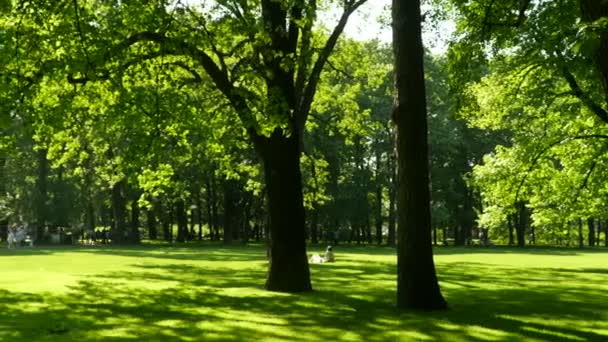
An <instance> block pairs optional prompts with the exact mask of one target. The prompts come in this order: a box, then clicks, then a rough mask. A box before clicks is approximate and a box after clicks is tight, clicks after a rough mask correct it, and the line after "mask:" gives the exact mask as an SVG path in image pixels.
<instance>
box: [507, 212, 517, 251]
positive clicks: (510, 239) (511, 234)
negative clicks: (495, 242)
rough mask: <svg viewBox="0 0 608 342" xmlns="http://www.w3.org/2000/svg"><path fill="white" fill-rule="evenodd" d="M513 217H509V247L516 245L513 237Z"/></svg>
mask: <svg viewBox="0 0 608 342" xmlns="http://www.w3.org/2000/svg"><path fill="white" fill-rule="evenodd" d="M513 221H514V218H513V215H507V225H508V226H509V246H513V244H514V243H515V237H514V236H513V230H514V229H513Z"/></svg>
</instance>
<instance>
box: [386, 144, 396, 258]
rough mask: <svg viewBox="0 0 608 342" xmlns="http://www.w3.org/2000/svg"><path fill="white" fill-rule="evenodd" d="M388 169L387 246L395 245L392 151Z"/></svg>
mask: <svg viewBox="0 0 608 342" xmlns="http://www.w3.org/2000/svg"><path fill="white" fill-rule="evenodd" d="M388 159H389V170H391V185H390V188H389V191H388V197H389V199H388V236H387V241H386V244H387V245H388V246H391V247H392V246H395V240H396V239H395V236H396V228H395V227H396V222H395V221H396V212H397V210H396V208H395V203H396V199H397V184H398V183H397V174H396V172H395V170H396V165H395V155H394V154H393V153H391V154H390V156H389V158H388Z"/></svg>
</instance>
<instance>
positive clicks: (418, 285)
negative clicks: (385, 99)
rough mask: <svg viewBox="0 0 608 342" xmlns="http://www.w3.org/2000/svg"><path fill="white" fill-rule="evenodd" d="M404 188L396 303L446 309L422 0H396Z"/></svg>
mask: <svg viewBox="0 0 608 342" xmlns="http://www.w3.org/2000/svg"><path fill="white" fill-rule="evenodd" d="M392 14H393V48H394V53H395V75H396V88H397V104H396V107H395V109H394V121H395V123H396V126H397V155H398V176H399V188H398V195H397V208H398V227H399V229H398V233H397V234H398V248H397V305H398V306H399V307H400V308H411V309H424V310H432V309H445V308H446V307H447V304H446V301H445V299H444V298H443V296H442V295H441V291H440V289H439V284H438V282H437V276H436V273H435V265H434V262H433V249H432V245H431V208H430V189H429V158H428V142H427V117H426V100H425V98H426V97H425V88H424V67H423V48H422V37H421V16H420V1H419V0H393V12H392Z"/></svg>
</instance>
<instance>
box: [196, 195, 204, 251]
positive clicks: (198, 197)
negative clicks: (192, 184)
mask: <svg viewBox="0 0 608 342" xmlns="http://www.w3.org/2000/svg"><path fill="white" fill-rule="evenodd" d="M196 211H197V218H198V241H203V201H202V200H201V193H200V191H199V192H198V193H197V194H196Z"/></svg>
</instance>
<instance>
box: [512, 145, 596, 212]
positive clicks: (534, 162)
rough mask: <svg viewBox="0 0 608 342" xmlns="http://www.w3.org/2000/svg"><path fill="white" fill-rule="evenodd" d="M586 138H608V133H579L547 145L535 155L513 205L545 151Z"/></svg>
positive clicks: (516, 193)
mask: <svg viewBox="0 0 608 342" xmlns="http://www.w3.org/2000/svg"><path fill="white" fill-rule="evenodd" d="M585 139H608V135H604V134H586V135H577V136H574V137H571V138H564V139H560V140H557V141H554V142H552V143H551V144H549V145H548V146H547V147H545V148H544V149H542V150H541V151H540V152H539V153H538V154H537V155H536V156H535V157H534V159H532V164H531V165H530V167H529V168H528V170H527V171H526V173H525V174H524V177H523V178H522V179H521V181H520V182H519V186H518V187H517V191H516V192H515V200H514V201H513V205H516V204H517V202H518V200H519V193H520V191H521V188H522V187H523V185H524V183H525V182H526V180H527V179H528V176H529V175H530V173H531V172H532V170H533V169H534V167H535V166H536V164H537V163H538V161H539V160H540V158H541V157H542V156H543V155H544V154H545V153H547V152H548V151H549V150H550V149H552V148H553V147H555V146H557V145H561V144H564V143H568V142H571V141H575V140H585Z"/></svg>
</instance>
